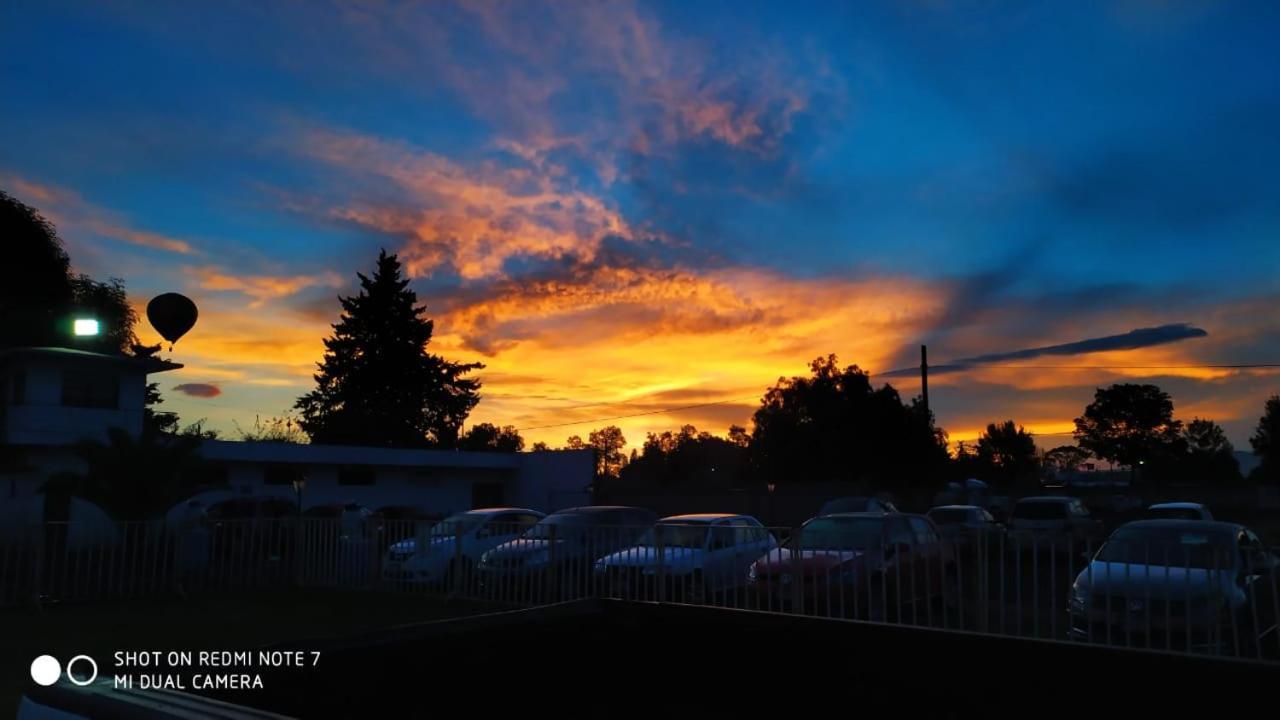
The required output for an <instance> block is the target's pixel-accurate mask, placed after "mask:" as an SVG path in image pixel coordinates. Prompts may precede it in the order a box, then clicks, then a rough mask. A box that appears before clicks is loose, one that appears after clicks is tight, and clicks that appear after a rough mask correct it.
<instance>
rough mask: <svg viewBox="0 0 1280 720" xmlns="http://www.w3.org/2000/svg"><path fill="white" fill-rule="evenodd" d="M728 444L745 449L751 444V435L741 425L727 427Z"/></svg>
mask: <svg viewBox="0 0 1280 720" xmlns="http://www.w3.org/2000/svg"><path fill="white" fill-rule="evenodd" d="M729 442H731V443H733V444H734V445H737V446H738V447H746V446H748V445H750V444H751V433H749V432H747V429H746V428H744V427H742V426H741V425H730V426H729Z"/></svg>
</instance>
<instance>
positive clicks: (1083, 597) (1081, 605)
mask: <svg viewBox="0 0 1280 720" xmlns="http://www.w3.org/2000/svg"><path fill="white" fill-rule="evenodd" d="M1067 607H1068V609H1069V610H1073V611H1075V612H1084V611H1085V610H1087V609H1088V608H1089V588H1088V587H1086V586H1084V585H1081V584H1080V583H1076V584H1074V585H1072V586H1071V599H1070V602H1069V603H1068V606H1067Z"/></svg>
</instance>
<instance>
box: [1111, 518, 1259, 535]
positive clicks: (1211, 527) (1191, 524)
mask: <svg viewBox="0 0 1280 720" xmlns="http://www.w3.org/2000/svg"><path fill="white" fill-rule="evenodd" d="M1243 527H1244V526H1243V525H1240V524H1238V523H1232V522H1223V521H1222V520H1135V521H1133V522H1130V523H1125V524H1124V525H1121V526H1120V527H1118V528H1116V530H1117V531H1119V530H1123V529H1125V528H1135V529H1143V528H1151V529H1157V528H1165V529H1169V530H1203V531H1205V532H1220V533H1232V534H1234V533H1237V532H1239V531H1240V530H1241V529H1243Z"/></svg>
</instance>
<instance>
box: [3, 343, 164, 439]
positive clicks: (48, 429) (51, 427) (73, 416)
mask: <svg viewBox="0 0 1280 720" xmlns="http://www.w3.org/2000/svg"><path fill="white" fill-rule="evenodd" d="M87 363H92V364H87ZM10 367H11V371H12V370H22V371H23V372H24V374H25V387H24V392H23V395H24V397H23V401H22V403H21V404H18V405H14V404H12V402H11V399H12V393H11V391H10V390H9V387H8V383H7V382H6V383H5V386H6V387H5V390H6V392H5V393H4V397H3V398H2V399H0V402H4V403H5V409H4V410H5V411H4V414H3V416H4V420H5V427H4V438H3V439H4V441H5V442H8V443H11V444H14V445H71V444H74V443H76V442H79V441H81V440H97V441H99V442H104V441H106V439H107V428H111V427H118V428H122V429H124V430H126V431H128V432H129V433H132V434H134V435H137V434H138V433H140V432H141V431H142V409H143V401H144V396H145V389H146V374H145V373H144V372H143V371H142V370H141V369H140V368H134V367H130V366H127V365H122V364H118V363H115V362H94V361H86V360H84V359H82V358H49V357H44V356H38V357H21V358H15V359H14V360H13V361H12V364H11V366H10ZM87 367H92V368H93V369H94V371H95V372H98V371H100V372H104V373H111V374H114V375H116V376H117V377H118V378H119V397H118V398H117V407H116V408H115V409H100V408H83V407H67V406H64V405H63V404H62V375H63V373H64V372H65V371H66V370H69V369H75V368H87Z"/></svg>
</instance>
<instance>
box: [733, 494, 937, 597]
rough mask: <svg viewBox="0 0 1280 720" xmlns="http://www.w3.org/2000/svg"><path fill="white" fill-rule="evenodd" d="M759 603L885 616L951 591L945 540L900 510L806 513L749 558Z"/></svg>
mask: <svg viewBox="0 0 1280 720" xmlns="http://www.w3.org/2000/svg"><path fill="white" fill-rule="evenodd" d="M747 580H748V582H749V583H750V584H751V585H752V586H753V587H754V588H755V589H756V591H757V592H758V594H759V597H760V604H761V607H763V608H765V609H774V608H777V609H783V608H787V607H794V606H795V604H796V603H797V602H799V603H800V605H801V607H804V608H806V609H808V610H811V611H816V612H818V613H822V614H836V615H842V616H846V617H861V618H870V619H885V618H888V617H891V616H894V617H898V618H901V617H903V616H902V614H901V611H902V610H903V609H904V608H906V607H908V606H915V608H916V610H917V611H919V610H920V603H921V602H924V601H932V600H937V599H942V600H943V601H944V602H948V603H949V602H950V600H951V598H953V597H954V594H955V585H956V565H955V557H954V553H953V550H952V548H951V547H950V545H949V544H947V543H946V542H945V541H944V540H943V538H942V536H941V534H940V533H939V532H938V528H937V526H935V525H934V523H933V521H932V520H930V519H929V518H927V517H925V516H923V515H905V514H900V513H893V514H884V513H836V514H834V515H824V516H822V517H817V518H813V519H812V520H809V521H808V522H806V523H805V524H804V525H803V526H802V527H801V528H800V529H799V530H798V531H797V532H796V533H794V534H793V535H792V536H791V537H790V538H788V540H787V542H786V543H784V544H783V546H782V547H780V548H777V549H775V550H772V551H770V552H768V553H766V554H765V555H764V556H763V557H761V558H760V559H759V560H756V562H755V563H753V564H752V565H751V568H750V570H749V571H748V574H747Z"/></svg>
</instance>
